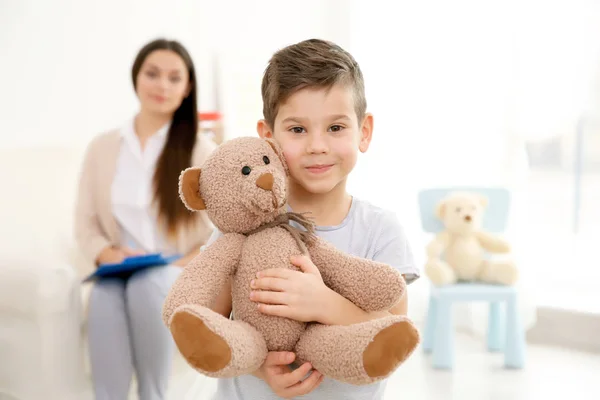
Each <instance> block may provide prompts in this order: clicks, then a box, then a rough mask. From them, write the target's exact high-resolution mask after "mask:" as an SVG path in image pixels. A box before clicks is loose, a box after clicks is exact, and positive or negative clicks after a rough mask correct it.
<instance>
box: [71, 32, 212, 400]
mask: <svg viewBox="0 0 600 400" xmlns="http://www.w3.org/2000/svg"><path fill="white" fill-rule="evenodd" d="M131 72H132V80H133V86H134V88H135V91H136V94H137V97H138V99H139V102H140V110H139V112H138V113H137V115H135V117H134V118H132V120H131V121H129V122H128V123H127V124H125V125H124V126H123V127H121V128H120V129H116V130H113V131H111V132H107V133H104V134H102V135H99V136H98V137H96V138H95V139H94V140H93V141H92V142H91V143H90V145H89V147H88V149H87V153H86V156H85V160H84V163H83V169H82V173H81V177H80V182H79V197H78V202H77V211H76V236H77V240H78V243H79V246H80V247H81V248H82V250H83V252H84V253H85V254H86V255H87V257H88V258H89V259H90V261H92V260H93V261H94V263H95V264H96V265H99V264H104V263H117V262H120V261H122V260H123V259H124V258H125V257H127V256H130V255H136V254H143V253H154V252H162V253H165V254H167V253H179V254H182V255H183V257H182V258H180V259H179V260H178V261H176V262H175V263H174V264H173V265H168V266H164V267H158V268H150V269H147V270H142V271H140V272H136V273H135V274H133V275H132V276H130V277H129V278H119V279H117V278H110V279H102V280H100V281H97V282H96V283H95V284H94V287H93V288H92V292H91V295H90V296H91V297H90V303H89V317H88V332H89V334H88V335H89V347H90V361H91V369H92V377H93V381H94V392H95V397H96V399H97V400H105V399H106V400H125V399H127V396H128V392H129V388H130V382H131V379H132V376H133V373H134V371H135V373H136V377H137V382H138V391H139V397H140V400H159V399H164V398H165V396H166V390H167V381H168V379H169V376H170V371H171V360H172V356H173V354H174V351H175V347H174V343H173V341H172V337H171V334H170V332H169V331H168V329H167V328H166V327H165V326H164V324H163V322H162V319H161V309H162V305H163V301H164V298H165V296H166V295H167V293H168V291H169V289H170V287H171V285H172V284H173V282H174V281H175V279H176V278H177V276H178V275H179V273H180V272H181V267H183V266H185V265H186V264H187V263H188V262H189V261H190V260H191V259H192V258H194V257H195V256H196V255H197V254H198V252H199V251H200V247H201V246H202V245H203V244H204V243H205V242H206V240H207V239H208V237H209V236H210V234H211V233H212V225H211V224H210V221H209V220H208V218H207V216H206V214H205V213H204V212H199V213H191V212H189V211H188V210H187V209H186V208H185V206H184V205H183V203H182V202H181V200H180V199H179V195H178V180H179V174H180V173H181V171H182V170H184V169H185V168H187V167H189V166H191V165H201V164H202V163H203V162H204V160H205V159H206V158H207V156H208V155H209V154H210V153H211V152H212V150H214V148H215V143H214V142H212V141H211V140H209V139H207V138H204V136H203V135H200V134H199V133H198V116H197V115H198V114H197V112H198V109H197V95H196V73H195V70H194V65H193V62H192V60H191V57H190V55H189V54H188V52H187V51H186V49H185V48H184V47H183V46H182V45H181V44H179V43H178V42H175V41H167V40H163V39H160V40H156V41H153V42H151V43H148V44H147V45H146V46H144V47H143V48H142V49H141V50H140V52H139V53H138V55H137V57H136V59H135V61H134V63H133V67H132V71H131Z"/></svg>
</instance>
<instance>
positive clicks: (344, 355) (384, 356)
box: [296, 315, 420, 385]
mask: <svg viewBox="0 0 600 400" xmlns="http://www.w3.org/2000/svg"><path fill="white" fill-rule="evenodd" d="M419 341H420V338H419V332H418V331H417V329H416V328H415V327H414V325H413V324H412V322H410V320H408V319H407V318H406V317H404V316H397V315H393V316H392V315H390V316H388V317H383V318H379V319H376V320H371V321H367V322H361V323H358V324H353V325H320V324H314V325H310V326H309V327H308V328H307V329H306V331H305V332H304V334H303V335H302V337H301V338H300V340H299V341H298V344H297V345H296V354H297V356H296V358H297V359H298V360H303V361H309V362H310V363H311V364H312V365H313V367H314V368H315V369H316V370H317V371H319V372H321V373H322V374H323V375H324V376H327V377H329V378H332V379H335V380H338V381H341V382H345V383H349V384H352V385H368V384H371V383H374V382H377V381H381V380H383V379H385V378H386V377H387V376H389V375H390V374H391V373H393V372H394V370H396V369H397V368H398V366H399V365H400V364H402V362H403V361H404V360H406V359H407V358H408V357H409V356H410V354H411V353H412V352H413V351H414V349H415V348H416V347H417V344H418V343H419Z"/></svg>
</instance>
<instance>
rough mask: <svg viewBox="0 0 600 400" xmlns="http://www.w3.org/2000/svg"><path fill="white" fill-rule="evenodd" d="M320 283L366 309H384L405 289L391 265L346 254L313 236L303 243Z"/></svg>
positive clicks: (400, 277)
mask: <svg viewBox="0 0 600 400" xmlns="http://www.w3.org/2000/svg"><path fill="white" fill-rule="evenodd" d="M307 247H308V251H309V253H310V257H311V260H312V262H313V263H314V264H315V265H316V266H317V268H319V271H320V272H321V277H322V278H323V282H324V283H325V285H327V286H328V287H329V288H331V289H332V290H334V291H335V292H337V293H339V294H340V295H342V296H343V297H345V298H346V299H348V300H350V301H351V302H352V303H354V304H355V305H356V306H357V307H359V308H361V309H362V310H364V311H366V312H375V311H387V310H389V309H390V308H392V307H393V306H395V305H396V304H397V303H398V302H399V301H400V299H401V298H402V296H403V294H404V291H405V290H406V281H405V280H404V277H403V276H402V274H400V272H398V271H397V270H396V269H395V268H393V267H391V266H389V265H387V264H384V263H381V262H376V261H372V260H368V259H364V258H360V257H355V256H352V255H348V254H346V253H343V252H342V251H340V250H338V249H337V248H336V247H334V246H333V245H331V244H330V243H328V242H326V241H325V240H323V239H321V238H319V237H317V238H316V239H315V240H313V241H311V243H309V244H308V245H307Z"/></svg>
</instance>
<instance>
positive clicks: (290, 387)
mask: <svg viewBox="0 0 600 400" xmlns="http://www.w3.org/2000/svg"><path fill="white" fill-rule="evenodd" d="M295 358H296V355H295V354H294V353H289V352H285V351H281V352H277V351H271V352H269V353H268V354H267V358H266V359H265V362H264V363H263V365H262V366H261V367H260V368H259V369H258V371H256V372H255V373H254V376H256V377H258V378H260V379H262V380H264V381H265V382H267V384H268V385H269V386H270V387H271V389H272V390H273V392H274V393H275V394H276V395H277V396H279V397H282V398H284V399H291V398H293V397H296V396H302V395H304V394H307V393H310V392H312V391H313V390H314V389H316V388H317V387H318V386H319V385H320V384H321V382H323V376H322V375H321V374H320V373H319V372H318V371H316V370H312V373H311V374H310V376H309V377H308V378H306V379H304V381H302V379H303V378H304V377H305V376H306V375H307V374H308V373H309V372H311V368H312V366H311V365H310V363H304V364H302V366H300V367H299V368H298V369H296V370H294V371H292V369H291V368H290V367H289V364H290V363H292V362H293V361H294V359H295Z"/></svg>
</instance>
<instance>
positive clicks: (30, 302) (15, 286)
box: [0, 259, 80, 315]
mask: <svg viewBox="0 0 600 400" xmlns="http://www.w3.org/2000/svg"><path fill="white" fill-rule="evenodd" d="M79 286H80V285H79V279H78V275H77V272H76V270H75V269H74V268H73V267H71V266H70V265H68V264H66V263H63V262H50V265H46V266H40V265H38V264H36V263H34V262H23V261H21V262H15V261H8V260H1V259H0V313H2V314H20V315H40V314H49V313H56V312H62V311H65V310H67V309H69V308H70V307H71V306H72V305H71V298H72V297H71V296H72V294H73V291H74V290H79Z"/></svg>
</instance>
